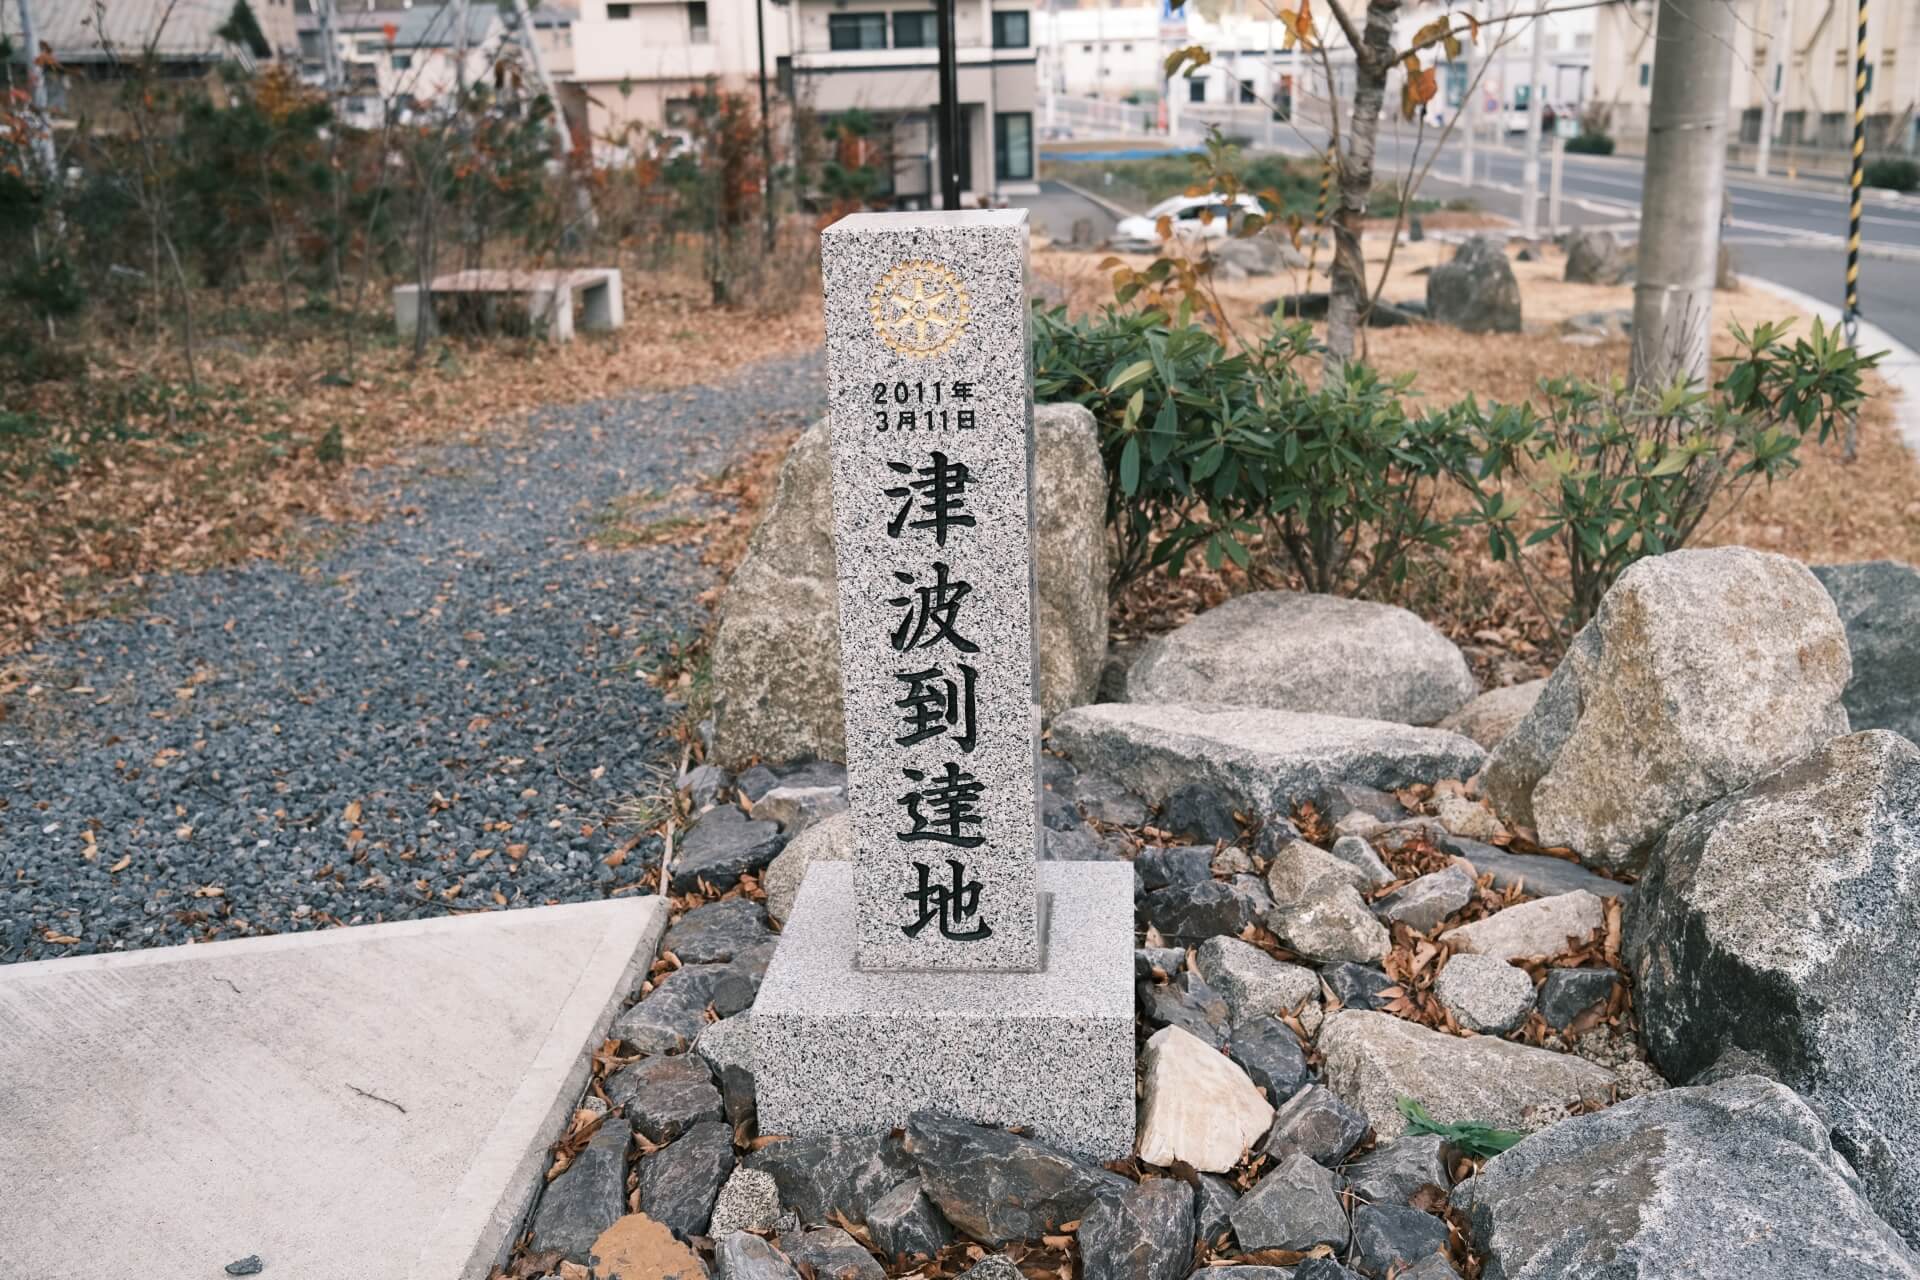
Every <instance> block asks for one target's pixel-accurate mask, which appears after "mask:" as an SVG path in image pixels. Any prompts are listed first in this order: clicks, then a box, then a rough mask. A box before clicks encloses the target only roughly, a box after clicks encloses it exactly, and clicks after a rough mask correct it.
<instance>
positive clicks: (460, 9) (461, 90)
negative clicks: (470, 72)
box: [453, 0, 467, 106]
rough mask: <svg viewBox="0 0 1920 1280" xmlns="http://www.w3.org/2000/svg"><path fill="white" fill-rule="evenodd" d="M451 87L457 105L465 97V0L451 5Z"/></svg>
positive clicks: (462, 102)
mask: <svg viewBox="0 0 1920 1280" xmlns="http://www.w3.org/2000/svg"><path fill="white" fill-rule="evenodd" d="M453 87H454V91H455V93H456V94H457V95H458V99H459V105H462V106H464V105H465V103H466V98H467V0H459V3H457V4H455V5H454V6H453Z"/></svg>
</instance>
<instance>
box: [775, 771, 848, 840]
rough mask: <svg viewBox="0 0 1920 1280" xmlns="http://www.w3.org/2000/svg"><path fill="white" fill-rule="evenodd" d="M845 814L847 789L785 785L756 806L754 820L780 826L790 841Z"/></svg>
mask: <svg viewBox="0 0 1920 1280" xmlns="http://www.w3.org/2000/svg"><path fill="white" fill-rule="evenodd" d="M846 811H847V789H846V787H845V786H837V787H796V786H793V785H791V784H789V783H785V782H783V783H781V784H780V785H779V786H777V787H775V788H774V789H773V790H771V791H769V792H767V793H766V794H765V795H763V796H761V797H760V798H759V799H758V800H755V801H754V802H753V816H754V819H755V820H756V821H760V822H772V823H777V824H778V825H779V827H780V830H781V831H782V832H783V833H784V834H785V835H786V837H787V838H788V839H789V840H791V839H792V838H793V837H795V836H797V835H799V834H800V833H801V832H802V831H805V830H806V829H807V828H808V827H811V826H814V825H815V824H817V823H819V822H820V821H821V820H822V819H823V818H831V817H832V816H833V815H834V814H836V813H845V812H846Z"/></svg>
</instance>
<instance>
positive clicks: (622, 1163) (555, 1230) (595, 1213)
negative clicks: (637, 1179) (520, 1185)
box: [528, 1121, 633, 1263]
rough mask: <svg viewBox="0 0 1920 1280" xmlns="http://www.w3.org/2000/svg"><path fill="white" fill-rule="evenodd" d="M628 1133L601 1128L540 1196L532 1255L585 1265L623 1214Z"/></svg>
mask: <svg viewBox="0 0 1920 1280" xmlns="http://www.w3.org/2000/svg"><path fill="white" fill-rule="evenodd" d="M632 1141H633V1139H632V1136H631V1135H630V1134H629V1133H628V1132H627V1127H626V1126H625V1125H623V1124H620V1123H618V1122H617V1121H608V1122H606V1123H604V1124H602V1125H601V1126H600V1128H599V1130H598V1132H596V1133H595V1134H594V1135H593V1137H591V1138H589V1139H588V1140H587V1145H586V1147H585V1148H583V1149H582V1150H581V1152H580V1154H578V1155H576V1156H575V1157H574V1158H573V1163H572V1164H570V1165H568V1166H567V1168H566V1171H565V1172H564V1173H562V1174H561V1175H560V1176H559V1177H557V1178H555V1179H554V1180H553V1181H552V1182H549V1183H548V1184H547V1185H546V1189H545V1190H543V1191H542V1192H541V1193H540V1207H539V1208H538V1209H536V1210H535V1211H534V1215H533V1237H532V1239H531V1240H530V1241H529V1243H528V1247H529V1248H530V1249H531V1250H532V1251H533V1252H535V1253H549V1252H557V1253H559V1254H560V1255H561V1256H562V1257H564V1258H566V1259H567V1261H569V1262H581V1263H584V1262H585V1261H586V1260H587V1254H588V1253H589V1252H590V1251H591V1250H592V1248H593V1242H594V1241H595V1240H598V1239H599V1238H600V1233H601V1232H602V1231H605V1230H606V1229H607V1228H608V1227H610V1226H612V1225H613V1224H614V1221H615V1220H616V1219H617V1218H619V1217H620V1215H621V1214H623V1213H625V1212H626V1211H627V1145H628V1144H629V1143H630V1142H632Z"/></svg>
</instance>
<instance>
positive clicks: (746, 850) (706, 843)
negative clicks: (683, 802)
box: [669, 804, 784, 893]
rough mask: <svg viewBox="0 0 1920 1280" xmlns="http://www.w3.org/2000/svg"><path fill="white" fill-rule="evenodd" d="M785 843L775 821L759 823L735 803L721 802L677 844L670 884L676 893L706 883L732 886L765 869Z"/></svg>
mask: <svg viewBox="0 0 1920 1280" xmlns="http://www.w3.org/2000/svg"><path fill="white" fill-rule="evenodd" d="M782 843H784V841H783V840H782V837H781V835H780V828H779V827H778V826H777V825H775V824H774V823H771V822H756V821H754V820H752V819H750V818H748V817H747V815H746V814H744V813H742V812H741V811H740V810H739V809H738V808H737V807H736V806H734V805H730V804H723V805H719V806H717V807H715V808H712V809H709V810H707V811H706V812H705V813H703V814H701V815H700V817H699V818H698V819H696V820H695V821H694V824H693V825H692V826H690V827H688V828H687V831H686V834H685V835H684V836H682V837H681V838H680V841H679V843H678V844H676V845H675V846H674V851H673V869H672V875H671V876H670V877H669V883H670V884H671V885H672V886H673V891H674V892H675V893H691V892H693V891H694V890H695V889H698V888H699V887H700V885H701V883H702V882H705V883H706V884H708V885H710V886H711V887H713V888H715V889H731V888H732V887H733V886H734V885H736V884H738V883H739V882H740V877H741V876H742V875H745V874H747V873H749V872H756V871H762V870H764V869H765V868H766V865H767V864H768V863H769V862H772V861H773V856H774V855H775V854H777V853H779V852H780V846H781V844H782Z"/></svg>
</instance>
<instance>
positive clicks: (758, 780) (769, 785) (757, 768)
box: [734, 764, 780, 804]
mask: <svg viewBox="0 0 1920 1280" xmlns="http://www.w3.org/2000/svg"><path fill="white" fill-rule="evenodd" d="M779 785H780V775H779V774H777V773H775V772H774V771H773V770H771V769H769V768H767V766H765V765H763V764H756V765H754V766H752V767H751V768H748V769H743V770H741V772H740V776H739V777H738V778H736V779H735V780H734V786H735V788H736V789H738V790H739V792H740V794H741V795H743V796H745V797H746V798H747V803H748V804H752V803H753V802H754V801H756V800H758V799H759V798H760V797H761V796H763V795H765V794H767V792H769V791H771V790H773V789H774V788H775V787H777V786H779Z"/></svg>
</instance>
